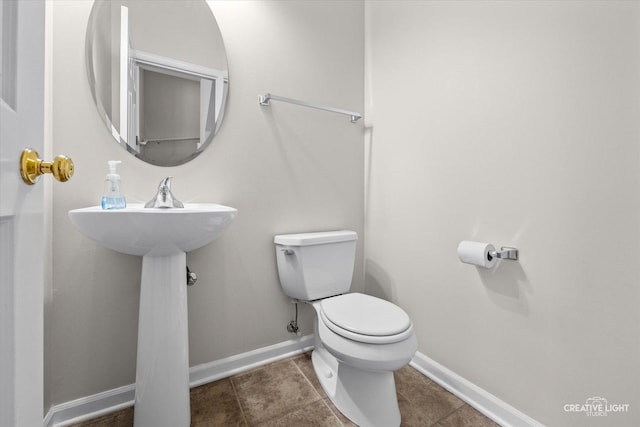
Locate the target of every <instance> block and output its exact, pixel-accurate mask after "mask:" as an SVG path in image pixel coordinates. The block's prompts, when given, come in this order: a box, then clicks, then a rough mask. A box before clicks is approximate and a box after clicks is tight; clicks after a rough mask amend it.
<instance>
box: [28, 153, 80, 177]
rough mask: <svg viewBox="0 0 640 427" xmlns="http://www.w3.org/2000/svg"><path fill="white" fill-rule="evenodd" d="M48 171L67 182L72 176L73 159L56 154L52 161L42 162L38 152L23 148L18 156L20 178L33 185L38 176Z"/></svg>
mask: <svg viewBox="0 0 640 427" xmlns="http://www.w3.org/2000/svg"><path fill="white" fill-rule="evenodd" d="M45 173H50V174H52V175H53V177H54V178H55V179H57V180H58V181H60V182H67V181H69V179H70V178H71V177H72V176H73V160H71V159H70V158H68V157H67V156H56V158H55V159H53V162H43V161H42V160H41V159H40V158H39V155H38V152H37V151H35V150H31V149H30V148H25V149H24V150H22V155H21V156H20V175H22V180H23V181H24V182H25V183H27V184H29V185H33V184H35V183H36V182H37V181H38V177H39V176H40V175H43V174H45Z"/></svg>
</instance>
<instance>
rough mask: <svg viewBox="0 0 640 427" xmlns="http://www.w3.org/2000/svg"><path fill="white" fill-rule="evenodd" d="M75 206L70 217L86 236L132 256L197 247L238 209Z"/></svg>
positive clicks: (216, 233) (213, 206) (198, 205)
mask: <svg viewBox="0 0 640 427" xmlns="http://www.w3.org/2000/svg"><path fill="white" fill-rule="evenodd" d="M143 206H144V205H142V204H132V205H129V206H127V207H126V208H125V209H113V210H103V209H102V208H101V207H100V206H93V207H90V208H83V209H74V210H72V211H69V218H70V219H71V222H72V223H73V225H75V227H76V228H77V229H78V231H80V232H81V233H82V234H84V235H85V236H87V237H89V238H91V239H93V240H95V241H96V242H98V243H99V244H101V245H102V246H106V247H107V248H109V249H113V250H114V251H118V252H122V253H125V254H129V255H139V256H144V255H153V256H159V255H171V254H179V253H181V252H189V251H192V250H194V249H198V248H200V247H202V246H204V245H206V244H208V243H210V242H211V241H213V240H214V239H215V238H216V237H218V236H219V235H220V233H221V232H222V230H224V229H225V228H226V227H227V226H228V225H229V224H230V223H231V221H233V218H235V216H236V213H237V212H238V211H237V210H236V209H234V208H230V207H228V206H223V205H216V204H213V203H193V204H185V207H184V208H183V209H182V208H181V209H162V208H144V207H143Z"/></svg>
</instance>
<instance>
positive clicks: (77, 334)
mask: <svg viewBox="0 0 640 427" xmlns="http://www.w3.org/2000/svg"><path fill="white" fill-rule="evenodd" d="M91 5H92V2H90V1H59V0H57V1H55V2H52V7H53V20H54V22H53V83H52V84H53V113H52V114H53V117H52V122H53V150H54V152H55V153H56V154H57V153H64V154H66V155H68V156H70V157H72V158H73V160H74V161H75V164H76V174H75V176H74V177H73V179H72V180H71V181H70V182H68V183H66V184H65V185H58V186H54V190H53V289H52V291H51V292H52V294H53V299H52V301H48V302H47V307H46V313H47V318H46V322H47V325H48V326H47V329H46V330H47V336H46V340H47V354H46V355H45V357H46V359H47V367H46V369H47V372H46V377H47V380H48V385H47V390H48V393H47V394H48V397H47V401H48V402H46V403H49V404H56V403H61V402H66V401H69V400H72V399H75V398H78V397H82V396H87V395H90V394H93V393H97V392H101V391H105V390H108V389H111V388H114V387H118V386H122V385H126V384H131V383H133V382H134V380H135V375H134V373H135V353H136V340H137V315H138V301H139V298H138V295H139V278H140V267H141V260H140V259H139V258H136V257H131V256H127V255H121V254H118V253H115V252H113V251H110V250H107V249H104V248H101V247H99V246H97V245H96V244H95V243H93V242H92V241H91V240H89V239H87V238H85V237H83V236H82V235H80V234H79V233H78V232H77V231H76V230H75V229H74V228H73V226H72V225H71V223H70V222H69V220H68V218H67V211H68V210H70V209H74V208H79V207H84V206H92V205H97V204H99V203H100V198H101V195H102V189H103V181H104V176H105V174H106V173H107V166H106V161H107V160H110V159H121V160H122V161H123V164H122V165H121V168H120V174H121V177H122V182H123V189H124V192H125V194H126V196H127V200H128V201H129V202H144V201H147V200H148V199H150V198H151V197H152V196H153V195H154V193H155V189H156V188H157V184H158V182H159V181H160V179H161V178H163V177H165V176H168V175H173V176H174V185H173V190H174V194H176V196H177V197H178V198H180V199H181V200H183V201H188V202H215V203H221V204H226V205H229V206H233V207H235V208H237V209H238V210H239V214H238V217H237V219H236V220H235V222H234V223H233V224H232V225H231V226H230V227H229V228H228V229H227V230H226V232H225V233H224V234H223V235H222V237H221V238H220V239H218V240H217V241H215V242H214V243H212V244H211V245H209V246H206V247H204V248H202V249H200V250H197V251H194V252H192V253H190V254H188V256H187V262H188V264H189V266H190V267H191V268H192V269H193V270H194V271H195V272H197V273H198V277H199V280H198V284H197V285H196V286H195V287H193V288H190V289H189V291H188V292H189V333H190V337H189V338H190V359H191V365H197V364H201V363H206V362H211V361H214V360H218V359H221V358H224V357H227V356H231V355H234V354H238V353H242V352H245V351H249V350H253V349H256V348H259V347H263V346H267V345H271V344H274V343H278V342H282V341H286V340H288V339H290V338H292V336H291V335H290V334H289V333H287V332H286V329H285V326H286V324H287V323H288V321H289V320H291V317H292V315H293V306H292V305H291V304H290V303H289V302H288V300H287V298H286V297H285V296H284V295H283V294H282V291H281V289H280V284H279V282H278V277H277V272H276V268H275V267H276V266H275V255H274V248H273V244H272V241H273V236H274V235H275V234H278V233H289V232H301V231H316V230H331V229H342V228H348V229H353V230H356V231H357V232H358V233H359V234H360V235H362V232H363V223H364V219H363V213H364V197H363V195H364V179H363V177H364V171H363V168H364V165H363V162H362V159H363V144H362V124H361V123H359V124H356V125H353V124H351V123H349V120H348V118H346V117H344V116H340V115H334V114H329V113H325V112H321V111H316V110H310V109H303V108H300V107H296V106H291V105H287V104H278V103H275V102H274V103H273V105H272V106H271V107H261V106H259V105H258V102H257V96H258V95H259V94H263V93H266V92H272V93H274V94H279V95H283V96H289V97H292V98H298V99H303V100H308V101H313V102H318V103H322V104H327V105H334V106H337V107H342V108H345V109H349V110H356V111H362V109H363V99H364V94H363V87H364V84H363V76H364V70H363V67H364V59H363V58H364V29H363V24H364V17H363V13H364V7H363V3H362V2H355V1H354V2H329V3H327V2H323V1H305V2H287V1H269V2H262V1H256V2H251V1H243V2H214V3H213V8H214V14H215V16H216V18H217V20H218V24H219V25H220V29H221V31H222V34H223V37H224V39H225V45H226V48H227V56H228V61H229V72H230V94H229V101H228V105H227V111H226V114H225V121H224V123H223V125H222V127H221V130H220V133H219V134H218V136H216V138H215V139H214V141H213V143H212V144H211V145H210V147H209V148H208V149H207V151H206V152H205V153H204V154H202V155H201V156H199V157H198V158H197V159H195V160H193V161H192V162H190V163H188V164H186V165H183V166H179V167H173V168H161V167H157V166H151V165H148V164H145V163H142V162H141V161H139V160H137V159H135V158H134V157H132V156H130V155H129V154H127V153H126V152H125V151H124V150H123V149H122V148H120V147H119V146H117V144H116V143H115V142H114V141H113V140H112V138H111V136H110V134H109V132H108V131H107V129H106V128H105V126H104V124H103V123H102V121H101V120H100V117H98V113H97V110H96V108H95V106H94V105H93V100H92V98H91V94H90V91H89V88H88V84H87V79H86V76H85V66H84V36H85V29H86V22H87V18H88V16H89V12H90V9H91ZM362 265H363V241H362V240H361V242H360V244H359V249H358V263H357V269H356V273H355V281H354V289H356V290H362V288H363V286H364V284H363V276H364V273H363V268H362ZM301 314H302V317H301V324H302V332H303V333H304V334H308V333H311V328H312V321H313V317H312V313H311V311H310V310H309V309H308V307H303V308H302V313H301Z"/></svg>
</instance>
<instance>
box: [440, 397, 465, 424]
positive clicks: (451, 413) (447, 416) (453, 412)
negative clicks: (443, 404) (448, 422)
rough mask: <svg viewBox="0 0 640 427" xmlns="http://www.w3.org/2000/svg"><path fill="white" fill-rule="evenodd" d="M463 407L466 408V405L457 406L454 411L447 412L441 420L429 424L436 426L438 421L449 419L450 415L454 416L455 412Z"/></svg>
mask: <svg viewBox="0 0 640 427" xmlns="http://www.w3.org/2000/svg"><path fill="white" fill-rule="evenodd" d="M465 406H468V405H467V404H466V403H464V402H463V403H462V405H461V406H458V407H457V408H456V409H454V410H453V411H451V412H449V413H448V414H447V415H445V416H443V417H442V418H440V419H439V420H437V421H436V422H434V423H433V424H431V425H432V426H435V425H436V424H438V423H439V422H440V421H444V420H445V419H446V418H449V417H450V416H451V415H453V414H455V413H456V412H458V411H459V410H460V409H462V408H464V407H465Z"/></svg>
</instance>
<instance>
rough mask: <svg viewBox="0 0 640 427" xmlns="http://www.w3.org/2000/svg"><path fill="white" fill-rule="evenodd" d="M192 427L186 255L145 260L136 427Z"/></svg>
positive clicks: (139, 322)
mask: <svg viewBox="0 0 640 427" xmlns="http://www.w3.org/2000/svg"><path fill="white" fill-rule="evenodd" d="M190 422H191V412H190V405H189V334H188V316H187V283H186V254H185V253H184V252H183V253H181V254H178V255H168V256H144V257H143V259H142V280H141V285H140V315H139V319H138V358H137V365H136V403H135V410H134V425H135V427H159V426H172V427H188V426H189V424H190Z"/></svg>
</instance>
